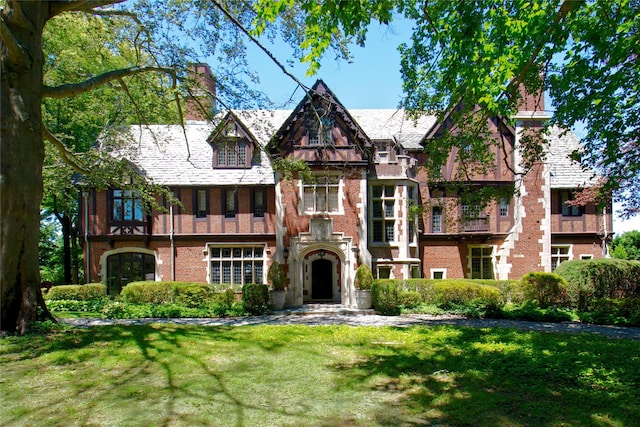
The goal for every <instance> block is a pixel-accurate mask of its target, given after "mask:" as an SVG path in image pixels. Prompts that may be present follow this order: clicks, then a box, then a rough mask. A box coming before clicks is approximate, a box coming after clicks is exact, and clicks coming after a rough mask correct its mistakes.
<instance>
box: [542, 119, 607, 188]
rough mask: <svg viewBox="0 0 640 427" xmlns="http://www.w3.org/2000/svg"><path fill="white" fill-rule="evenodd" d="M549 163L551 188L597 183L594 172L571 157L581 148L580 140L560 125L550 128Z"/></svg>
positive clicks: (576, 186) (575, 186)
mask: <svg viewBox="0 0 640 427" xmlns="http://www.w3.org/2000/svg"><path fill="white" fill-rule="evenodd" d="M548 141H549V148H548V152H547V159H546V160H547V163H548V165H549V171H550V173H551V179H550V184H551V188H578V187H580V188H584V187H589V186H591V185H593V184H594V183H595V178H594V173H593V171H590V170H583V169H582V167H581V166H580V164H579V163H578V162H576V161H574V160H572V159H571V153H573V152H574V151H575V150H579V149H580V141H579V140H578V138H577V137H576V135H575V134H574V133H573V132H571V131H566V130H564V129H561V128H559V127H553V128H551V129H550V134H549V136H548Z"/></svg>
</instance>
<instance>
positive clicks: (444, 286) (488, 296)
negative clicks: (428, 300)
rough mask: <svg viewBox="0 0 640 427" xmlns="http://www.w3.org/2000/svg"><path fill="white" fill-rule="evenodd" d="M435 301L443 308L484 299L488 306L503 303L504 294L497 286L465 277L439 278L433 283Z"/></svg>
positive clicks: (496, 305) (497, 305)
mask: <svg viewBox="0 0 640 427" xmlns="http://www.w3.org/2000/svg"><path fill="white" fill-rule="evenodd" d="M433 288H434V291H435V300H434V302H435V303H436V304H437V305H438V306H440V307H443V308H445V309H446V308H448V307H451V306H459V305H463V304H467V303H469V302H471V301H475V302H474V304H477V301H476V300H480V301H483V302H484V303H485V304H486V305H487V307H499V306H500V305H502V296H501V295H500V291H499V290H498V288H496V287H495V286H490V285H483V284H479V283H474V282H472V281H470V280H465V279H447V280H439V281H437V282H436V283H434V284H433Z"/></svg>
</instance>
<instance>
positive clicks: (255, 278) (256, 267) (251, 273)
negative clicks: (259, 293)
mask: <svg viewBox="0 0 640 427" xmlns="http://www.w3.org/2000/svg"><path fill="white" fill-rule="evenodd" d="M264 255H265V251H264V247H262V246H234V247H228V246H209V263H210V267H211V268H210V276H209V277H210V283H211V284H214V285H221V284H227V285H235V286H238V287H240V286H242V285H245V284H247V283H258V284H262V283H263V282H264V278H263V273H264V263H265V258H264Z"/></svg>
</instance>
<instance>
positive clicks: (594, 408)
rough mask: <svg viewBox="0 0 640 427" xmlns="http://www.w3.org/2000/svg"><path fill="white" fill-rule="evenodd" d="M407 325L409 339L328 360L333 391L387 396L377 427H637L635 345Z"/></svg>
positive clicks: (639, 358) (638, 360)
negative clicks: (337, 361) (334, 374)
mask: <svg viewBox="0 0 640 427" xmlns="http://www.w3.org/2000/svg"><path fill="white" fill-rule="evenodd" d="M410 329H414V330H417V331H419V333H420V334H421V335H422V338H421V339H420V340H418V341H417V343H416V344H414V345H411V344H402V343H385V342H380V343H375V342H374V343H372V344H373V346H372V347H371V348H370V350H369V351H368V354H367V355H366V357H365V358H363V359H361V360H358V361H356V362H354V363H352V364H347V365H336V366H334V368H335V369H337V370H339V371H340V372H341V375H340V376H339V378H342V380H341V383H340V384H339V386H338V387H365V388H368V389H370V390H376V391H381V392H384V393H386V394H387V395H388V396H391V398H390V402H391V403H388V404H387V405H386V406H385V407H383V408H382V409H381V410H380V411H379V413H378V415H377V418H376V422H377V423H378V424H379V425H433V424H435V425H456V426H463V425H474V426H496V425H562V424H563V423H564V424H565V425H581V426H584V425H640V409H639V407H638V402H640V391H639V387H638V386H639V385H640V355H639V350H640V344H639V343H638V342H636V341H632V340H617V339H605V338H600V337H594V336H591V335H568V334H551V333H533V332H523V331H516V330H510V329H499V328H496V329H474V328H456V327H449V326H443V327H439V328H433V327H431V328H425V327H418V326H417V327H413V328H410ZM376 345H377V347H376ZM345 421H346V422H347V423H348V422H349V420H348V419H346V420H345ZM336 422H337V423H338V424H340V420H336Z"/></svg>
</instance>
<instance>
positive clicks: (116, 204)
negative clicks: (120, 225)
mask: <svg viewBox="0 0 640 427" xmlns="http://www.w3.org/2000/svg"><path fill="white" fill-rule="evenodd" d="M111 206H112V209H111V219H112V220H113V221H143V220H144V209H143V202H142V198H141V197H140V196H139V194H138V193H137V192H135V191H133V190H112V191H111Z"/></svg>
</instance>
